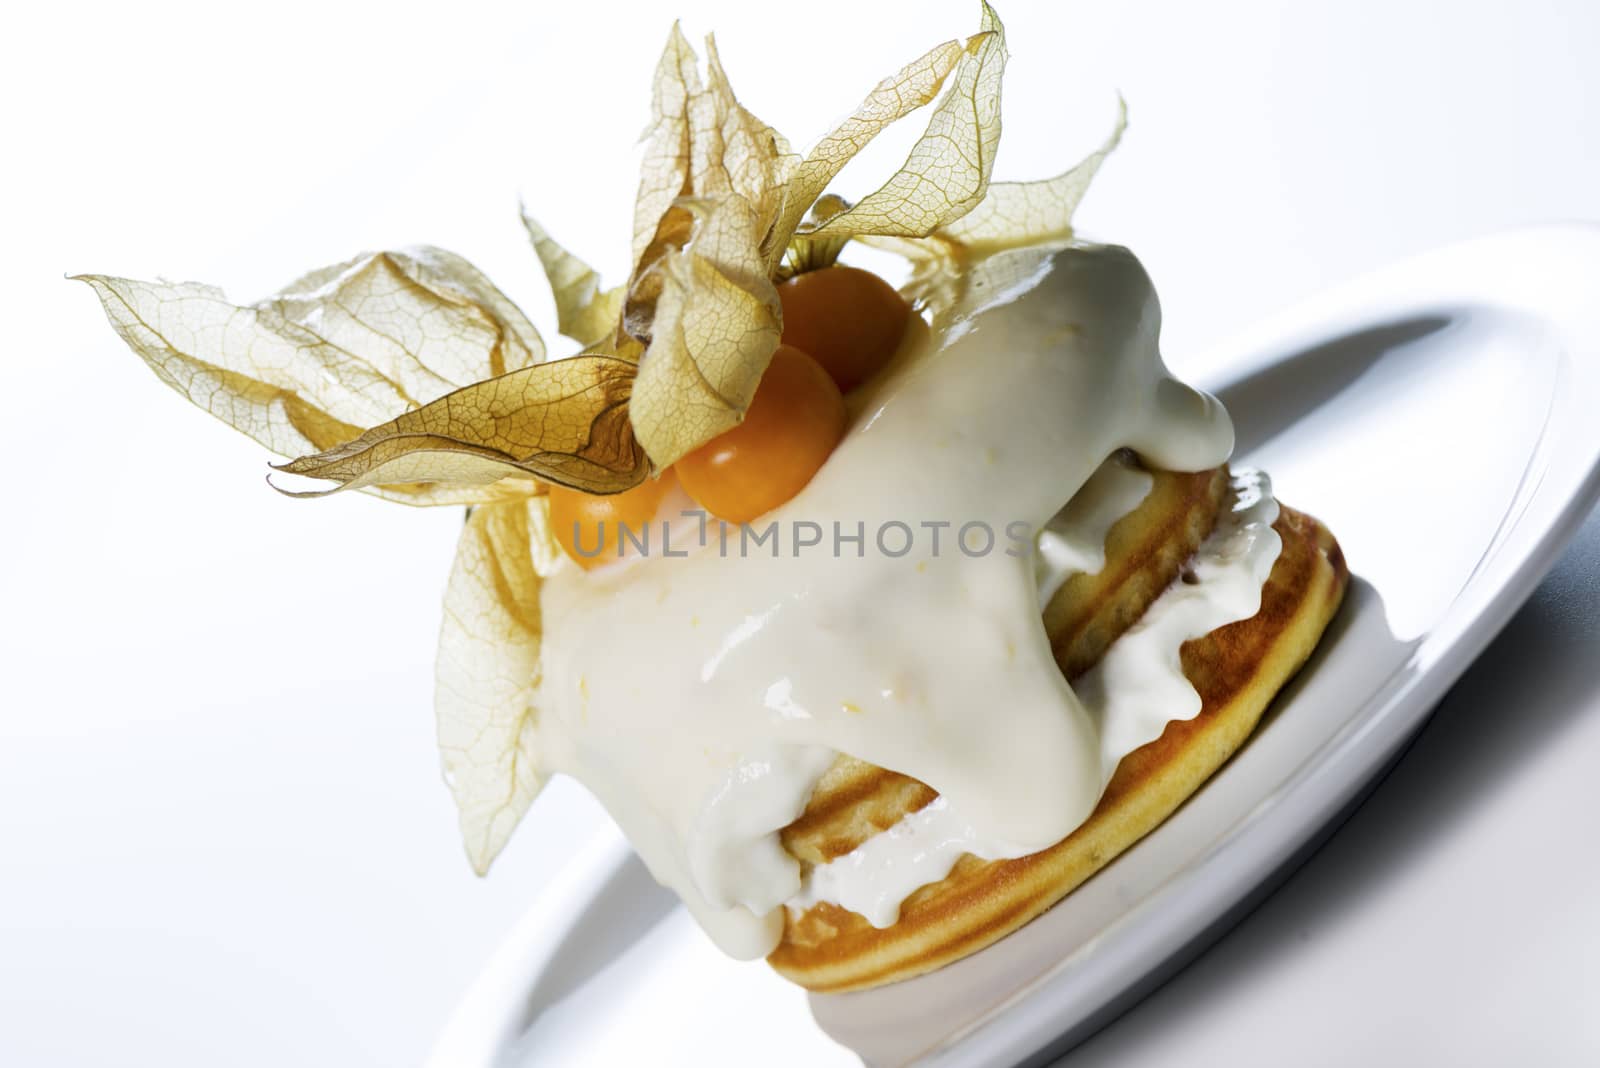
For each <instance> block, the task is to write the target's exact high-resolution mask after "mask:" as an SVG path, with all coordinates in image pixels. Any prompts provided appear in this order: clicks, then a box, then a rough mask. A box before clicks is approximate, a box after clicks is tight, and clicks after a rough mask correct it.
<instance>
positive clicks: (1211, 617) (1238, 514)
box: [789, 471, 1283, 927]
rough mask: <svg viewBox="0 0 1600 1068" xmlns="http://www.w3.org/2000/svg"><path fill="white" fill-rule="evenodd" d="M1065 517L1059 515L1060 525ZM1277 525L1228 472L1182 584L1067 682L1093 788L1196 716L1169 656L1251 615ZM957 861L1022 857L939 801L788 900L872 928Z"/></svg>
mask: <svg viewBox="0 0 1600 1068" xmlns="http://www.w3.org/2000/svg"><path fill="white" fill-rule="evenodd" d="M1092 484H1093V483H1092V482H1091V485H1092ZM1073 511H1074V510H1073V509H1071V508H1068V509H1066V510H1064V514H1063V520H1062V522H1063V523H1064V519H1065V515H1066V514H1069V513H1072V512H1073ZM1277 518H1278V504H1277V502H1276V501H1275V500H1274V499H1273V497H1272V487H1271V485H1270V484H1269V483H1268V481H1267V478H1266V476H1265V475H1263V474H1262V473H1261V472H1259V471H1240V472H1237V473H1236V474H1235V475H1234V477H1233V485H1232V486H1231V487H1230V492H1229V496H1228V499H1227V501H1226V502H1225V503H1224V507H1223V510H1222V512H1221V514H1220V515H1219V516H1218V517H1217V524H1216V528H1215V529H1214V530H1213V531H1212V532H1211V534H1210V535H1209V536H1208V537H1207V538H1206V540H1205V541H1204V542H1202V543H1201V545H1200V547H1199V549H1198V550H1196V552H1195V554H1194V557H1193V558H1192V559H1191V560H1190V561H1189V563H1188V566H1187V568H1186V570H1185V577H1184V579H1183V580H1182V581H1179V582H1175V583H1173V584H1172V585H1171V586H1170V587H1168V588H1167V589H1166V590H1165V591H1163V592H1162V594H1161V596H1159V597H1157V598H1156V600H1155V602H1154V603H1152V604H1151V605H1150V607H1149V608H1148V609H1147V610H1146V611H1145V614H1144V615H1143V616H1142V617H1141V618H1140V619H1139V621H1138V622H1137V623H1135V624H1134V625H1133V626H1132V627H1130V628H1129V629H1128V631H1127V632H1126V633H1124V634H1123V635H1122V636H1121V637H1119V638H1118V639H1117V640H1116V641H1115V642H1113V643H1112V644H1111V648H1110V649H1108V650H1107V651H1106V655H1105V656H1104V657H1102V658H1101V660H1100V661H1099V663H1097V664H1095V666H1094V667H1092V668H1090V669H1089V670H1088V671H1087V672H1085V673H1084V674H1083V676H1082V677H1081V678H1079V679H1078V680H1077V681H1076V684H1075V686H1074V692H1075V693H1076V694H1077V697H1078V700H1079V701H1081V702H1082V704H1083V707H1084V710H1085V711H1086V712H1087V713H1088V715H1089V719H1090V721H1091V722H1092V723H1093V725H1094V728H1095V732H1096V733H1097V734H1098V736H1099V740H1100V781H1101V785H1102V789H1103V788H1104V785H1105V784H1106V783H1109V782H1110V781H1111V775H1112V773H1113V772H1114V771H1116V770H1117V764H1118V763H1120V762H1121V760H1122V758H1123V757H1125V756H1127V755H1128V754H1129V753H1131V752H1133V751H1134V750H1135V749H1137V748H1139V747H1140V746H1142V745H1145V744H1146V743H1148V742H1153V741H1155V740H1156V739H1157V738H1159V737H1161V733H1162V731H1164V730H1166V727H1167V724H1168V723H1169V722H1170V721H1172V720H1184V719H1193V718H1194V717H1195V716H1197V715H1198V714H1199V713H1200V707H1201V701H1200V695H1199V694H1198V693H1196V692H1195V689H1194V687H1193V686H1192V685H1190V683H1189V681H1188V679H1186V678H1185V677H1184V675H1183V667H1182V664H1181V663H1180V660H1179V653H1180V650H1181V649H1182V648H1183V643H1184V642H1186V641H1188V640H1189V639H1191V638H1198V637H1201V636H1202V635H1205V634H1209V633H1210V632H1211V631H1213V630H1216V629H1217V628H1218V627H1223V626H1226V625H1228V624H1229V623H1236V622H1238V621H1239V620H1242V619H1249V618H1250V617H1251V616H1253V615H1255V614H1256V613H1257V612H1258V611H1260V610H1261V588H1262V585H1263V584H1264V583H1265V582H1266V581H1267V576H1268V575H1269V574H1270V573H1271V572H1272V565H1273V564H1274V563H1276V562H1277V559H1278V554H1279V553H1280V552H1281V551H1282V549H1283V541H1282V539H1281V538H1280V537H1279V536H1278V532H1277V531H1275V530H1273V529H1272V524H1273V523H1274V522H1276V521H1277ZM1105 529H1109V524H1107V526H1106V528H1105ZM1073 533H1077V532H1076V531H1075V532H1073ZM1078 536H1080V537H1081V536H1083V535H1082V534H1078ZM1101 539H1102V542H1103V541H1104V534H1103V533H1102V534H1101ZM1104 565H1105V557H1104V554H1103V553H1102V555H1101V557H1100V560H1099V563H1097V564H1094V566H1093V567H1091V568H1085V569H1084V570H1086V571H1090V572H1092V571H1094V570H1097V569H1098V568H1099V567H1103V566H1104ZM963 853H971V854H972V855H974V856H977V857H982V858H984V859H985V860H999V859H1002V858H1008V857H1013V856H1023V855H1025V854H1019V853H1013V852H1010V851H1008V850H1007V849H1006V848H1005V847H1004V845H1003V844H1000V843H996V842H992V841H990V840H988V839H987V838H986V837H985V836H984V834H983V833H982V831H980V830H979V829H978V828H976V827H974V826H973V824H972V823H971V822H970V821H969V820H967V819H965V818H964V816H963V814H962V812H961V810H960V808H959V806H956V805H952V804H951V803H950V802H949V801H948V800H947V799H946V798H944V797H939V798H935V799H934V801H933V802H932V803H931V804H929V805H927V806H926V807H924V808H922V809H919V810H918V811H916V812H913V813H910V814H909V815H907V816H906V817H904V818H903V819H901V821H900V822H899V823H897V824H895V825H894V826H893V827H890V828H889V829H888V830H886V831H884V832H883V833H881V834H878V835H874V836H873V837H872V838H869V839H867V840H866V841H865V842H863V843H862V844H861V845H860V846H858V847H857V848H855V849H854V850H852V851H851V852H849V853H846V854H845V855H844V856H841V857H836V858H834V859H833V860H831V861H829V862H828V863H826V864H821V865H818V866H817V867H815V868H813V869H812V870H811V871H810V872H809V873H808V876H807V878H806V880H805V884H804V885H803V886H802V887H801V891H800V893H799V894H797V895H796V896H795V897H794V898H793V899H792V900H791V901H790V902H789V904H790V906H791V907H793V908H796V909H805V908H807V907H809V906H811V905H814V904H816V903H817V902H820V901H831V902H833V903H834V904H837V905H842V906H844V907H845V908H847V909H849V910H851V911H852V912H857V913H860V914H861V915H862V916H865V917H866V918H867V920H868V921H869V922H871V923H872V924H873V925H874V926H877V927H888V926H889V925H891V924H893V923H894V922H895V921H896V920H897V919H899V917H900V906H901V904H902V902H904V901H905V899H906V898H907V897H909V896H910V895H911V893H912V892H913V891H914V890H916V889H917V888H918V887H921V886H926V885H927V884H928V883H932V882H937V881H938V880H940V879H943V878H944V877H945V876H947V875H949V874H950V869H951V868H953V867H954V866H955V863H956V861H957V860H959V859H960V858H961V855H962V854H963Z"/></svg>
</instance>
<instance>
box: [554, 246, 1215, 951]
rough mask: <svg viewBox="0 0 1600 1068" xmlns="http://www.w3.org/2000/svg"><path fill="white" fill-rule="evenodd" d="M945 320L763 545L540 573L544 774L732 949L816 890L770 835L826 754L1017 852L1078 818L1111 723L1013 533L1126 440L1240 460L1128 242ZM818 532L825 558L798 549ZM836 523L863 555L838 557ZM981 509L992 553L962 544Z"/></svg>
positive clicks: (762, 947) (1150, 456)
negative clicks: (605, 823)
mask: <svg viewBox="0 0 1600 1068" xmlns="http://www.w3.org/2000/svg"><path fill="white" fill-rule="evenodd" d="M949 324H950V325H948V326H947V327H946V328H945V329H944V330H943V331H942V332H940V333H939V334H938V335H937V336H935V337H934V339H933V341H932V343H931V344H930V345H929V346H928V347H927V350H926V351H925V352H923V353H920V354H918V355H917V356H916V357H915V358H913V359H909V360H906V361H905V362H903V363H902V364H901V365H900V366H899V367H898V368H897V369H896V370H894V371H893V372H891V377H890V379H889V380H888V381H886V382H885V383H884V384H883V385H882V387H881V388H879V389H877V390H876V391H875V392H874V394H873V398H872V403H871V405H870V406H869V407H868V408H867V409H866V410H864V411H863V412H861V413H860V414H859V416H858V417H857V419H856V421H855V423H854V424H853V425H852V427H851V429H850V430H849V432H848V433H847V434H846V436H845V439H844V440H843V441H842V442H841V443H840V445H839V447H838V448H837V449H836V450H835V452H834V454H833V455H832V456H831V457H830V458H829V460H828V462H827V463H826V464H825V465H824V466H823V468H822V470H821V471H819V472H818V473H817V476H816V477H815V478H814V479H812V481H811V483H810V484H809V485H808V486H807V487H806V488H805V489H804V490H803V491H802V492H801V493H800V494H799V495H798V496H796V497H795V498H794V499H793V500H791V501H790V502H788V503H787V504H785V505H783V506H782V507H781V508H779V509H777V510H776V511H774V512H773V513H772V514H771V515H770V516H768V517H765V518H764V519H763V520H762V521H760V522H758V524H757V526H758V527H761V526H764V525H765V524H766V523H767V522H769V521H772V522H775V523H776V526H777V534H778V539H779V541H778V544H777V546H776V548H777V550H778V551H777V552H776V553H775V554H772V555H769V553H770V551H771V550H770V549H769V548H766V547H763V548H761V549H760V550H759V551H754V552H752V553H750V554H748V555H744V556H741V555H740V554H739V551H738V550H739V546H738V544H737V539H735V543H734V544H733V545H731V546H730V551H729V552H728V553H727V554H726V555H724V554H723V553H722V552H720V551H719V546H718V544H717V539H716V538H715V537H713V538H712V539H711V542H710V544H709V545H708V546H707V547H705V548H700V549H698V550H696V551H692V552H690V553H689V554H688V555H687V556H686V557H683V558H677V557H670V558H669V557H665V556H663V555H661V554H659V553H658V554H656V555H654V556H650V557H648V558H645V559H639V560H634V561H631V562H629V563H625V564H620V565H617V566H614V567H606V568H600V569H597V570H595V571H591V572H587V573H585V572H581V571H579V570H578V569H577V568H575V567H570V566H568V567H565V568H561V569H558V571H557V572H556V573H555V574H553V575H551V576H550V578H549V579H548V580H547V581H546V583H545V585H544V590H543V594H542V598H543V602H542V607H543V612H544V617H545V619H546V620H548V621H549V626H548V629H547V636H546V640H545V644H544V649H543V653H542V657H541V668H542V675H541V679H542V681H541V684H540V685H541V700H540V708H541V709H542V710H543V711H542V717H541V719H540V722H539V724H538V726H537V731H538V735H539V737H538V746H539V751H540V752H542V753H544V754H546V755H547V759H546V761H545V768H544V770H546V771H550V772H563V773H567V774H570V775H573V776H574V777H576V778H577V779H579V780H580V781H582V782H583V783H584V784H585V785H586V786H587V787H588V788H589V789H590V790H592V791H593V792H594V793H595V795H596V796H597V797H598V798H599V799H600V800H601V802H602V803H603V804H604V805H605V806H606V807H607V809H608V810H609V811H610V812H611V814H612V816H613V817H614V818H615V819H616V820H617V822H618V823H619V824H620V825H621V827H622V829H623V831H624V832H625V833H626V834H627V835H628V837H629V838H630V839H631V841H632V842H633V844H634V847H635V848H636V849H637V850H638V852H639V854H640V856H641V857H642V858H643V860H644V861H645V863H646V864H647V865H648V866H649V868H650V870H651V872H652V873H653V874H654V875H655V877H656V878H657V879H658V880H660V881H661V882H662V883H664V884H665V885H667V886H669V887H671V888H672V889H673V890H675V891H676V892H677V893H678V894H679V895H680V896H681V897H682V898H683V900H684V902H685V903H686V904H687V905H688V907H689V908H690V910H691V911H692V912H693V914H694V915H695V917H696V918H697V919H698V920H699V921H700V923H701V924H702V925H703V926H704V927H705V928H706V929H707V930H708V931H709V932H710V933H711V935H712V936H713V937H714V938H715V939H716V941H717V942H718V943H719V944H720V945H721V946H722V947H723V949H724V950H726V951H727V952H729V953H730V954H732V955H734V956H739V957H757V956H762V955H764V954H766V953H767V952H769V951H770V950H771V949H772V948H773V947H774V946H775V945H776V944H777V941H778V939H779V937H780V935H781V932H782V926H783V911H782V906H783V904H784V902H786V901H788V900H789V899H791V898H792V897H794V896H795V894H796V893H797V892H799V890H800V873H799V866H798V864H797V862H796V861H795V860H794V859H793V858H791V857H790V856H789V855H788V854H787V853H786V852H785V851H784V850H783V849H782V848H781V846H780V845H779V843H778V839H777V832H778V831H779V830H780V829H781V828H782V827H783V826H784V825H786V824H787V823H789V822H790V821H791V820H792V819H794V817H796V816H798V815H799V814H800V812H801V811H802V810H803V809H804V807H805V804H806V800H807V798H808V797H809V795H810V793H811V790H812V787H813V786H814V784H815V782H816V779H817V778H818V777H819V776H820V775H821V773H822V772H823V771H824V770H825V769H826V768H827V766H828V765H829V764H830V763H831V761H832V759H833V758H834V755H835V754H837V753H849V754H851V755H853V756H855V757H858V758H860V759H862V760H866V761H869V762H871V763H873V764H877V765H879V766H882V767H885V768H889V769H892V770H895V771H899V772H902V773H904V774H907V775H910V776H913V777H915V778H917V779H920V780H922V781H923V782H926V783H927V784H929V785H930V786H932V787H933V788H934V789H936V790H938V791H939V793H940V794H941V795H942V796H943V797H944V798H945V799H946V800H947V804H948V805H949V806H950V807H951V808H953V809H954V810H955V811H957V812H959V813H960V815H961V819H962V820H964V821H965V822H966V823H967V824H969V825H970V827H971V828H972V831H973V834H974V836H975V838H976V839H980V840H981V841H982V842H984V843H988V844H989V847H991V848H995V849H1000V850H1004V851H1005V852H1006V854H1007V855H1022V854H1025V853H1030V852H1034V851H1036V850H1039V849H1043V848H1045V847H1047V846H1049V845H1051V844H1053V843H1055V842H1057V841H1059V840H1060V839H1061V838H1063V837H1064V836H1065V835H1066V834H1068V833H1069V832H1070V831H1071V830H1072V829H1073V828H1075V827H1077V826H1078V825H1079V824H1080V823H1081V822H1082V821H1083V820H1084V818H1085V817H1087V815H1088V814H1089V812H1090V811H1091V810H1092V809H1093V807H1094V805H1095V803H1096V801H1097V800H1098V798H1099V796H1100V793H1101V789H1102V787H1103V778H1104V776H1103V771H1102V763H1103V757H1102V739H1101V735H1102V729H1101V726H1100V724H1098V723H1097V722H1096V718H1095V714H1094V713H1093V712H1092V711H1091V709H1090V708H1088V707H1086V706H1085V704H1084V703H1083V702H1082V701H1080V700H1079V698H1078V697H1077V696H1076V695H1075V694H1074V693H1073V691H1072V689H1071V688H1070V687H1069V686H1068V685H1067V684H1066V682H1065V680H1064V679H1063V678H1062V676H1061V673H1060V671H1059V670H1058V669H1057V668H1056V665H1055V661H1054V659H1053V657H1052V656H1051V652H1050V648H1049V643H1048V641H1047V640H1046V637H1045V634H1044V628H1043V624H1042V621H1041V619H1040V614H1039V591H1038V587H1037V582H1036V578H1035V575H1034V566H1033V555H1034V554H1033V553H1032V551H1031V548H1030V551H1021V552H1008V551H1007V547H1008V546H1007V540H1006V535H1005V533H1004V532H1005V531H1006V530H1007V528H1008V525H1011V524H1023V525H1025V527H1026V529H1028V530H1031V531H1038V530H1040V529H1041V528H1043V527H1044V525H1045V524H1046V523H1047V522H1048V521H1049V520H1050V518H1051V517H1052V516H1054V515H1056V513H1057V512H1058V511H1060V510H1061V508H1062V506H1063V505H1064V504H1066V502H1068V501H1069V500H1071V499H1072V498H1073V496H1074V495H1075V494H1076V493H1077V492H1078V491H1079V489H1080V488H1082V487H1083V485H1084V484H1085V482H1087V481H1088V480H1089V478H1090V476H1091V475H1092V474H1093V473H1094V472H1095V470H1096V468H1098V467H1099V466H1100V464H1101V461H1102V460H1104V458H1105V457H1106V456H1108V455H1110V454H1111V453H1113V452H1115V451H1116V450H1117V449H1120V448H1131V449H1133V450H1134V451H1135V452H1137V453H1138V454H1139V455H1140V456H1141V457H1142V458H1143V459H1144V460H1145V461H1146V462H1147V463H1149V464H1151V465H1153V466H1158V467H1164V468H1169V469H1173V470H1181V471H1194V470H1202V469H1205V468H1209V467H1214V466H1216V465H1217V464H1219V463H1221V462H1223V461H1224V460H1226V459H1227V457H1228V454H1229V453H1230V451H1231V450H1232V446H1233V430H1232V425H1231V423H1230V422H1229V420H1228V417H1227V414H1226V413H1225V412H1224V411H1223V410H1222V408H1221V406H1220V405H1219V404H1218V403H1217V402H1216V401H1215V400H1214V399H1212V398H1210V397H1208V396H1206V395H1205V394H1203V393H1199V392H1197V391H1195V390H1192V389H1190V388H1188V387H1187V386H1184V385H1183V384H1181V383H1179V382H1178V381H1177V380H1175V379H1173V378H1172V377H1171V376H1170V375H1168V374H1167V372H1166V368H1165V366H1164V365H1163V364H1162V361H1161V357H1160V354H1159V352H1158V350H1157V347H1156V342H1157V333H1158V330H1159V324H1160V312H1159V308H1158V305H1157V302H1156V297H1155V291H1154V289H1153V287H1152V286H1151V284H1150V281H1149V278H1148V277H1147V276H1146V274H1145V272H1144V270H1143V268H1142V267H1141V266H1140V265H1139V263H1138V261H1137V260H1136V259H1135V258H1134V257H1133V256H1132V254H1130V253H1129V252H1128V251H1127V250H1125V249H1122V248H1116V247H1100V246H1096V247H1088V246H1068V247H1057V248H1051V249H1030V250H1023V251H1018V252H1009V253H1003V254H1000V255H998V256H995V257H993V258H991V259H990V260H986V261H983V262H982V263H980V264H979V265H978V266H977V267H976V268H975V269H974V275H973V278H972V285H971V296H970V297H969V299H968V301H967V305H966V306H965V307H964V308H962V309H960V310H959V312H958V313H957V314H956V315H954V316H953V317H951V318H950V319H949ZM807 523H812V524H816V529H817V530H820V531H822V532H823V538H824V544H823V545H822V546H820V547H812V548H810V549H804V548H803V547H802V546H801V545H800V544H799V542H801V541H805V540H808V539H809V537H810V535H811V530H810V528H807V527H804V526H803V525H804V524H807ZM835 524H839V527H838V528H837V529H839V530H841V531H842V532H843V533H844V534H845V535H846V536H847V537H848V536H849V535H851V534H853V533H855V532H856V530H857V526H856V525H857V524H861V529H864V530H865V532H866V537H865V539H864V544H862V545H860V547H859V549H858V547H857V545H856V544H854V543H850V542H845V543H842V549H843V551H842V552H840V553H839V554H838V555H837V556H836V555H834V553H833V552H831V551H830V550H831V548H832V544H831V542H832V534H833V532H834V531H835V529H836V528H835ZM896 524H901V525H904V526H905V527H906V528H907V529H909V531H910V532H911V533H912V534H913V535H914V537H913V538H912V539H910V542H911V543H910V545H909V546H908V547H906V551H904V552H903V553H900V554H898V555H891V554H890V553H889V552H886V551H880V546H879V545H878V544H875V538H874V532H877V531H880V530H889V531H893V532H894V536H892V537H891V538H890V539H889V548H891V549H895V550H898V549H900V548H901V546H902V543H903V542H904V541H905V540H906V539H905V538H903V537H901V536H900V534H899V530H898V528H897V527H896V526H895V525H896ZM941 524H944V525H942V526H941ZM968 524H987V526H988V529H989V530H991V531H992V532H993V534H994V536H995V539H996V543H995V545H994V547H993V549H992V550H991V551H989V552H976V553H973V554H972V555H969V552H970V551H971V550H972V549H974V548H981V547H982V542H983V538H982V536H981V533H976V534H974V532H975V531H977V528H976V527H968V528H967V529H968V532H969V535H973V536H969V537H968V538H966V539H962V538H961V537H960V533H961V531H962V529H963V527H967V525H968ZM795 534H799V535H800V537H799V538H795V537H794V536H793V535H795ZM963 545H964V546H965V548H966V550H967V551H963ZM675 551H676V548H675ZM858 552H859V555H857V554H858ZM1107 681H1108V685H1111V686H1116V685H1120V681H1119V680H1116V679H1111V678H1110V676H1109V675H1108V676H1107Z"/></svg>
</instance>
